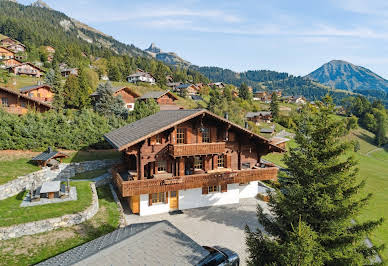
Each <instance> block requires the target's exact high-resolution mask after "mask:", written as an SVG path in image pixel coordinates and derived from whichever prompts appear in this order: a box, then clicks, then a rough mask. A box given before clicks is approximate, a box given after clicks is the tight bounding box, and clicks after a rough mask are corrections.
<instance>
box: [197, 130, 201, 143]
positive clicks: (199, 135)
mask: <svg viewBox="0 0 388 266" xmlns="http://www.w3.org/2000/svg"><path fill="white" fill-rule="evenodd" d="M197 137H198V143H202V132H201V129H200V128H198V133H197Z"/></svg>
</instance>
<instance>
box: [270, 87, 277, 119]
mask: <svg viewBox="0 0 388 266" xmlns="http://www.w3.org/2000/svg"><path fill="white" fill-rule="evenodd" d="M269 109H270V110H271V113H272V117H273V119H274V120H275V121H276V120H277V119H278V118H279V99H278V95H277V94H276V92H273V93H272V96H271V104H270V106H269Z"/></svg>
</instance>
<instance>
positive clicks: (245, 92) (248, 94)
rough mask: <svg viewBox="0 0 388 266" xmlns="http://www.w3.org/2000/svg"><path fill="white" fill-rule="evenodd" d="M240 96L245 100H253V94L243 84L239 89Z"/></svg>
mask: <svg viewBox="0 0 388 266" xmlns="http://www.w3.org/2000/svg"><path fill="white" fill-rule="evenodd" d="M238 96H240V98H242V99H244V100H250V99H252V93H251V92H250V91H249V87H248V85H247V84H245V83H242V84H241V86H240V87H239V89H238Z"/></svg>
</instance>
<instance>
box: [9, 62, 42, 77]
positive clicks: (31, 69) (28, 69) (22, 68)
mask: <svg viewBox="0 0 388 266" xmlns="http://www.w3.org/2000/svg"><path fill="white" fill-rule="evenodd" d="M8 70H9V72H10V73H13V74H15V75H27V76H31V77H36V78H39V77H41V76H42V73H43V72H44V71H43V70H42V69H40V68H39V67H37V66H35V65H33V64H31V63H21V64H19V65H15V66H12V67H9V68H8Z"/></svg>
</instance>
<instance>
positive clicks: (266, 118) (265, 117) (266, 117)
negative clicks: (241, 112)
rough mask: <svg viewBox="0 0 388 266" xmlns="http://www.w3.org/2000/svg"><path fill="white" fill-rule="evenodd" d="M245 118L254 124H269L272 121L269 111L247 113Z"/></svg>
mask: <svg viewBox="0 0 388 266" xmlns="http://www.w3.org/2000/svg"><path fill="white" fill-rule="evenodd" d="M245 118H246V119H247V120H248V121H252V122H254V123H256V124H260V123H261V122H265V123H269V122H271V120H272V113H271V112H270V111H259V112H248V113H247V114H246V116H245Z"/></svg>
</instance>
